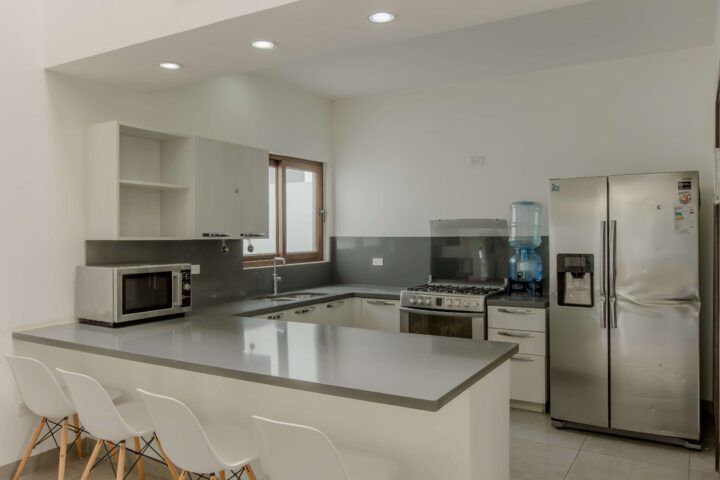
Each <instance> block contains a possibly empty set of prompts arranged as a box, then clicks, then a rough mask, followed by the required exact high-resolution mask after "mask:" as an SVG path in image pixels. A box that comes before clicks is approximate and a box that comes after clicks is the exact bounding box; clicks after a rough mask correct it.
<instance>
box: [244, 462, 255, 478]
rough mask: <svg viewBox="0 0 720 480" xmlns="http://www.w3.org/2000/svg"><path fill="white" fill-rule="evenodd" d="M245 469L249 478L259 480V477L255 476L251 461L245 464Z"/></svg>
mask: <svg viewBox="0 0 720 480" xmlns="http://www.w3.org/2000/svg"><path fill="white" fill-rule="evenodd" d="M245 471H246V472H247V474H248V478H249V479H250V480H257V477H256V476H255V471H254V470H253V468H252V467H251V466H250V464H249V463H248V464H247V465H245Z"/></svg>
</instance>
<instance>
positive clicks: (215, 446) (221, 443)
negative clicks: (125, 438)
mask: <svg viewBox="0 0 720 480" xmlns="http://www.w3.org/2000/svg"><path fill="white" fill-rule="evenodd" d="M138 392H140V393H141V394H142V398H143V401H144V402H145V406H146V407H147V410H148V412H149V413H150V417H151V418H152V423H153V426H154V427H155V432H156V433H157V435H158V436H159V437H161V438H162V439H163V442H164V444H165V448H166V452H167V454H168V457H170V459H171V460H172V461H173V462H174V463H175V464H176V465H177V466H178V467H180V468H181V469H182V474H181V475H180V478H181V480H185V478H186V477H187V476H188V475H189V474H190V473H196V474H203V475H206V474H209V475H210V478H216V477H215V474H216V473H219V474H220V478H221V479H224V478H225V472H226V471H229V472H233V473H235V474H237V473H238V472H239V473H240V474H241V473H242V471H243V469H244V471H246V472H247V473H248V477H249V479H250V480H255V472H254V471H253V469H252V467H251V466H250V462H251V461H253V460H256V459H257V458H258V454H257V448H256V447H255V443H254V441H253V436H252V431H251V430H249V429H246V428H243V427H240V426H235V425H228V424H224V425H223V426H222V427H213V426H205V427H203V425H202V424H201V423H200V421H199V420H198V419H197V417H196V416H195V414H194V413H193V412H192V411H191V410H190V409H189V408H188V407H187V406H186V405H185V404H184V403H182V402H181V401H179V400H176V399H174V398H172V397H166V396H164V395H158V394H155V393H150V392H147V391H145V390H142V389H139V388H138ZM236 476H239V475H236Z"/></svg>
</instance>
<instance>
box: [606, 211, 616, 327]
mask: <svg viewBox="0 0 720 480" xmlns="http://www.w3.org/2000/svg"><path fill="white" fill-rule="evenodd" d="M616 257H617V220H611V221H610V262H609V274H610V276H609V278H608V290H609V294H610V328H618V323H617V321H618V319H617V302H616V297H615V277H616V273H617V272H616V269H615V259H616Z"/></svg>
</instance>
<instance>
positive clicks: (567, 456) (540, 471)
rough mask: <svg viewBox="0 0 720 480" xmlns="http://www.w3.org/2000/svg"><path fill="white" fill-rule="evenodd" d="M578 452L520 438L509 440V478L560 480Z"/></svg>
mask: <svg viewBox="0 0 720 480" xmlns="http://www.w3.org/2000/svg"><path fill="white" fill-rule="evenodd" d="M577 453H578V451H577V450H575V449H572V448H565V447H557V446H555V445H547V444H544V443H536V442H530V441H527V440H523V439H521V438H511V439H510V476H511V477H513V478H518V479H522V480H561V479H563V478H564V477H565V474H567V472H568V470H569V469H570V465H572V463H573V460H574V459H575V457H576V455H577Z"/></svg>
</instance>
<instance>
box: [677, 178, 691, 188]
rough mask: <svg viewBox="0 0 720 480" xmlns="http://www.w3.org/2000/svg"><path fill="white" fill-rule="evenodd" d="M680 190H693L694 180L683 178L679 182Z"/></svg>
mask: <svg viewBox="0 0 720 480" xmlns="http://www.w3.org/2000/svg"><path fill="white" fill-rule="evenodd" d="M678 190H681V191H682V190H692V179H691V178H683V179H682V180H679V181H678Z"/></svg>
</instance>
